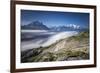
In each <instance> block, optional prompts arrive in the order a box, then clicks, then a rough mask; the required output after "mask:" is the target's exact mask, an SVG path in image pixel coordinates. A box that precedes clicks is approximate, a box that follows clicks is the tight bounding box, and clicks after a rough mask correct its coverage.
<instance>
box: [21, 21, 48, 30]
mask: <svg viewBox="0 0 100 73" xmlns="http://www.w3.org/2000/svg"><path fill="white" fill-rule="evenodd" d="M21 29H33V30H49V28H48V27H47V26H45V25H44V24H43V23H42V22H39V21H33V22H31V23H29V24H27V25H23V26H21Z"/></svg>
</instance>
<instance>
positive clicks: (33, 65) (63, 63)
mask: <svg viewBox="0 0 100 73" xmlns="http://www.w3.org/2000/svg"><path fill="white" fill-rule="evenodd" d="M21 9H25V10H43V11H63V12H82V13H90V36H91V37H90V60H80V61H60V62H38V63H21V62H20V10H21ZM93 40H94V13H93V9H85V8H70V7H50V6H35V5H32V6H31V5H16V69H23V68H40V67H55V66H56V67H57V66H74V65H88V64H93V63H94V41H93Z"/></svg>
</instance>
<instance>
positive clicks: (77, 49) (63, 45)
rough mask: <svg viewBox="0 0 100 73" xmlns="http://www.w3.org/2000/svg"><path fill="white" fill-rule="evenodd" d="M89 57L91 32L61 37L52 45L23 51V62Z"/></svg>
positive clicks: (83, 58)
mask: <svg viewBox="0 0 100 73" xmlns="http://www.w3.org/2000/svg"><path fill="white" fill-rule="evenodd" d="M85 59H89V33H88V32H80V33H79V34H78V35H76V36H72V37H69V38H65V39H61V40H59V41H56V43H53V44H52V45H50V46H47V47H42V46H41V47H39V48H33V49H31V50H27V51H24V52H22V53H21V62H47V61H69V60H70V61H71V60H85Z"/></svg>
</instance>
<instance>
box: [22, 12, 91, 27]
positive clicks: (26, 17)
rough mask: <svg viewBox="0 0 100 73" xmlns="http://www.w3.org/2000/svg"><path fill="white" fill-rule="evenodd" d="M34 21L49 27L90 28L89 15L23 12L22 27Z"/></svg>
mask: <svg viewBox="0 0 100 73" xmlns="http://www.w3.org/2000/svg"><path fill="white" fill-rule="evenodd" d="M33 21H40V22H42V23H43V24H44V25H46V26H48V27H51V26H62V25H69V24H75V25H79V26H80V27H88V26H89V13H75V12H55V11H35V10H21V25H26V24H29V23H31V22H33Z"/></svg>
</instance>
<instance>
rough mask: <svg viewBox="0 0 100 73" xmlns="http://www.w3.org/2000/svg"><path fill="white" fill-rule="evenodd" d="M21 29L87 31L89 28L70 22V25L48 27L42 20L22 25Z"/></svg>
mask: <svg viewBox="0 0 100 73" xmlns="http://www.w3.org/2000/svg"><path fill="white" fill-rule="evenodd" d="M21 29H28V30H49V31H58V32H59V31H85V30H88V28H82V27H80V26H76V25H75V24H70V25H69V26H68V25H67V26H58V27H56V26H54V27H50V28H49V27H47V26H46V25H44V24H43V23H42V22H40V21H33V22H31V23H29V24H27V25H23V26H21Z"/></svg>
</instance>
